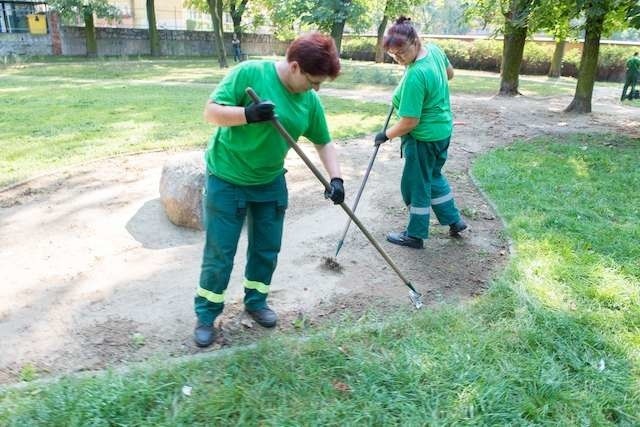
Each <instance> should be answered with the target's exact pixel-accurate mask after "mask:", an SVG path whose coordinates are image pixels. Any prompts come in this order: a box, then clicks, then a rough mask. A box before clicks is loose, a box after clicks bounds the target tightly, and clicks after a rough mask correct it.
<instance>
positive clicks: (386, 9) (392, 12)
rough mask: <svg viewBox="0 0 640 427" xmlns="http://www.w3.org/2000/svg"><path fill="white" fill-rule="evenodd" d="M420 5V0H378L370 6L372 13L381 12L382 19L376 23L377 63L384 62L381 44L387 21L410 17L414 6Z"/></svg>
mask: <svg viewBox="0 0 640 427" xmlns="http://www.w3.org/2000/svg"><path fill="white" fill-rule="evenodd" d="M419 3H420V0H381V1H380V0H378V1H376V2H374V4H373V5H372V6H373V7H374V9H373V10H374V11H376V10H378V11H381V12H382V19H381V20H380V22H379V23H378V29H377V38H376V59H375V61H376V62H378V63H381V62H384V49H383V48H382V42H383V40H384V32H385V31H386V29H387V24H388V23H389V20H392V21H393V20H394V19H396V18H397V17H399V16H401V15H405V16H411V12H412V10H413V9H414V6H416V5H417V4H419ZM378 13H379V12H378Z"/></svg>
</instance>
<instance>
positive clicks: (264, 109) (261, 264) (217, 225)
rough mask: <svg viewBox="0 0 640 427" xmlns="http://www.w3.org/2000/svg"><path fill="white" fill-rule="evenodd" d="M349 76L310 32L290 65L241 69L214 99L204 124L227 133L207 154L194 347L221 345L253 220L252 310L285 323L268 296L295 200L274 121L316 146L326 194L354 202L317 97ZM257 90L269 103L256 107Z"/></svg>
mask: <svg viewBox="0 0 640 427" xmlns="http://www.w3.org/2000/svg"><path fill="white" fill-rule="evenodd" d="M339 72H340V61H339V57H338V52H337V50H336V46H335V43H334V41H333V39H332V38H331V37H329V36H325V35H322V34H319V33H309V34H306V35H303V36H301V37H299V38H297V39H296V40H294V41H293V42H292V43H291V45H290V46H289V48H288V50H287V54H286V58H285V59H283V60H281V61H277V62H274V61H267V60H261V61H245V62H242V63H241V64H239V65H237V66H236V67H235V68H233V70H231V72H230V73H229V74H227V75H226V76H225V77H224V78H223V79H222V81H221V82H220V84H219V85H218V86H217V87H216V89H215V90H214V91H213V93H212V94H211V96H210V97H209V100H208V101H207V104H206V106H205V109H204V117H205V120H206V121H208V122H209V123H213V124H215V125H217V126H218V128H217V130H216V131H215V133H214V134H213V135H212V137H211V140H210V141H209V147H208V149H207V151H206V154H205V160H206V165H207V177H206V183H205V193H204V196H203V198H204V204H203V205H204V206H203V209H204V215H203V222H204V226H205V230H206V242H205V247H204V255H203V260H202V269H201V274H200V282H199V285H198V288H197V291H196V296H195V313H196V317H197V323H196V328H195V332H194V339H195V342H196V345H198V346H199V347H206V346H209V345H210V344H211V343H213V341H214V340H215V336H216V333H215V330H214V328H213V322H214V320H215V319H216V317H217V316H218V315H219V314H220V313H221V312H222V309H223V307H224V293H225V290H226V288H227V284H228V283H229V277H230V275H231V269H232V267H233V259H234V256H235V253H236V248H237V245H238V240H239V238H240V231H241V230H242V226H243V224H244V222H245V218H246V222H247V234H248V239H249V244H248V248H247V265H246V267H245V272H244V290H245V297H244V305H245V309H246V311H247V312H248V313H249V315H250V316H251V317H252V318H253V319H254V320H255V321H256V322H257V323H258V324H260V325H262V326H264V327H274V326H275V325H276V322H277V315H276V313H275V312H274V311H273V310H272V309H271V308H270V307H269V306H268V305H267V294H268V292H269V285H270V284H271V277H272V275H273V272H274V270H275V268H276V262H277V257H278V253H279V252H280V244H281V241H282V231H283V223H284V213H285V209H286V207H287V198H288V195H287V185H286V182H285V178H284V174H285V172H286V171H285V169H284V159H285V157H286V155H287V151H288V150H289V146H288V145H287V143H286V141H285V140H284V139H283V138H282V136H281V135H280V134H279V133H278V132H277V130H276V129H275V128H274V127H273V126H272V125H271V124H270V123H269V122H270V120H271V119H272V118H273V117H275V116H277V117H278V120H279V121H280V122H281V123H282V125H283V126H284V127H285V128H286V129H287V131H288V132H289V133H290V134H291V136H292V137H293V138H294V139H295V140H297V139H298V138H299V137H300V136H304V137H306V138H307V139H309V140H310V141H311V142H312V143H313V144H314V147H315V148H316V150H317V151H318V155H319V157H320V160H321V162H322V164H323V166H324V167H325V169H326V170H327V172H328V174H329V177H330V178H331V181H330V182H331V191H326V192H325V196H326V197H327V198H330V199H331V200H332V201H333V202H334V203H335V204H339V203H342V202H343V201H344V188H343V181H342V178H341V172H340V166H339V164H338V160H337V156H336V150H335V146H334V145H333V144H332V143H331V136H330V134H329V130H328V128H327V122H326V119H325V114H324V108H323V106H322V103H321V102H320V98H319V97H318V95H317V94H316V91H317V90H318V89H319V88H320V85H321V84H322V83H323V82H325V81H326V80H333V79H335V78H336V77H337V76H338V74H339ZM247 87H251V88H253V89H254V90H255V91H256V93H257V94H258V95H259V96H260V97H261V98H262V99H263V100H264V101H262V102H259V103H254V102H252V100H251V98H250V97H249V96H248V95H247V93H246V92H245V89H246V88H247ZM312 89H313V90H312Z"/></svg>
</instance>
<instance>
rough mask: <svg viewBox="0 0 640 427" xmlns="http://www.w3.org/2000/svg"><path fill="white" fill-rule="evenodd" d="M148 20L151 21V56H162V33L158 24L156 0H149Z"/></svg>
mask: <svg viewBox="0 0 640 427" xmlns="http://www.w3.org/2000/svg"><path fill="white" fill-rule="evenodd" d="M147 22H148V23H149V47H150V50H151V56H160V34H159V33H158V27H157V25H156V6H155V2H154V0H147Z"/></svg>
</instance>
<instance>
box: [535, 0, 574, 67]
mask: <svg viewBox="0 0 640 427" xmlns="http://www.w3.org/2000/svg"><path fill="white" fill-rule="evenodd" d="M577 16H578V10H577V8H576V6H575V2H574V0H542V1H541V2H540V3H539V4H538V5H537V7H536V8H535V10H534V11H533V13H532V19H531V22H530V26H531V27H532V29H534V30H544V31H548V32H549V33H551V35H553V39H554V40H555V49H554V51H553V57H552V58H551V65H550V66H549V72H548V76H549V77H552V78H557V77H560V73H561V71H562V58H563V57H564V48H565V45H566V41H567V38H568V37H569V36H571V35H577V28H574V27H573V26H572V25H571V20H572V19H573V18H576V17H577Z"/></svg>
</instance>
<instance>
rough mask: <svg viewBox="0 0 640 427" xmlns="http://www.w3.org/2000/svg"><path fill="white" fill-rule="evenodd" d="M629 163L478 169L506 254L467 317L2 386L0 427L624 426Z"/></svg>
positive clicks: (513, 161) (344, 329) (537, 154)
mask: <svg viewBox="0 0 640 427" xmlns="http://www.w3.org/2000/svg"><path fill="white" fill-rule="evenodd" d="M639 157H640V145H639V143H638V141H636V140H630V139H625V138H623V137H620V136H608V135H604V136H602V135H599V136H568V137H565V138H563V140H562V141H557V140H552V139H539V140H535V141H528V142H518V143H515V144H514V145H512V146H509V147H506V148H503V149H499V150H495V151H493V152H491V153H489V154H487V155H485V156H483V157H481V158H480V159H478V160H477V161H476V163H475V166H474V171H473V173H474V176H475V177H476V179H477V180H478V181H479V183H480V184H481V185H482V187H483V188H484V189H485V190H486V192H487V193H488V195H489V197H490V198H491V199H492V200H493V201H495V203H496V205H497V208H498V210H499V212H500V214H501V215H502V216H503V218H504V219H505V220H506V223H507V230H506V231H507V233H508V235H509V236H510V238H511V239H512V241H513V246H514V249H515V253H514V255H513V256H512V258H511V260H510V262H509V265H508V266H507V268H506V270H505V271H504V272H503V273H501V274H499V276H498V277H497V278H496V279H495V280H494V282H493V283H492V285H491V288H490V289H489V291H488V292H487V293H486V294H485V295H483V296H481V297H479V298H477V299H476V300H475V301H473V302H471V303H468V304H466V305H464V306H453V305H442V306H438V307H432V308H427V309H424V310H422V311H420V312H415V313H413V314H407V313H406V312H405V313H401V314H397V315H395V316H387V315H385V316H382V315H374V314H371V315H370V317H368V318H365V319H362V320H360V321H358V322H342V323H338V324H336V325H332V326H326V327H323V328H321V329H320V330H317V331H315V333H313V334H312V335H311V336H310V338H309V339H307V340H297V339H295V337H292V336H288V337H287V336H274V337H272V338H269V339H265V340H263V341H260V342H259V343H258V345H257V347H255V348H251V349H245V350H239V351H237V352H236V353H233V354H226V355H221V356H220V357H205V358H199V359H194V360H191V361H181V362H177V363H175V364H173V365H170V366H167V365H165V366H160V365H149V366H148V367H146V368H139V369H135V370H133V371H132V372H129V373H128V374H126V375H125V374H121V373H113V372H111V373H106V374H104V375H100V376H97V377H95V378H83V379H78V378H65V379H62V380H60V381H58V382H55V383H53V384H47V383H43V384H39V383H34V384H32V385H28V386H27V387H25V388H21V389H8V390H4V391H2V392H0V425H7V426H24V425H29V426H38V425H42V426H65V427H66V426H84V425H145V426H180V425H184V426H187V425H189V426H190V425H265V426H267V425H268V426H283V425H291V426H293V425H487V426H495V425H514V426H516V425H517V426H520V425H559V426H574V425H585V426H602V425H622V426H632V425H639V424H640V265H639V264H638V259H640V245H638V241H640V225H639V223H638V218H639V217H640V191H638V190H639V189H640V169H639V168H638V161H637V159H638V158H639ZM185 385H187V386H189V387H192V392H191V395H190V396H187V395H185V394H184V393H183V392H182V389H183V386H185Z"/></svg>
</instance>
